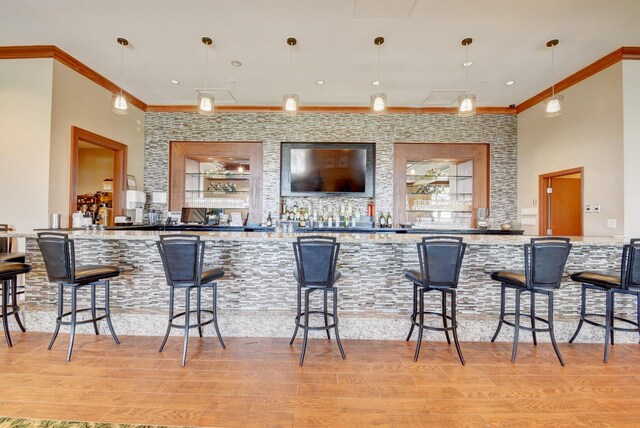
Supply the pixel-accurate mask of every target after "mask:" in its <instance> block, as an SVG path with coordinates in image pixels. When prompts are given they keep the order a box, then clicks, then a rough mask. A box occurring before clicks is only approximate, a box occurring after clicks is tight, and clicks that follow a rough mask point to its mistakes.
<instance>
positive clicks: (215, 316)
mask: <svg viewBox="0 0 640 428" xmlns="http://www.w3.org/2000/svg"><path fill="white" fill-rule="evenodd" d="M212 288H213V326H214V327H215V329H216V334H217V335H218V341H219V342H220V346H222V349H227V347H226V346H224V341H223V340H222V335H221V334H220V328H219V327H218V284H217V283H215V282H214V283H213V287H212Z"/></svg>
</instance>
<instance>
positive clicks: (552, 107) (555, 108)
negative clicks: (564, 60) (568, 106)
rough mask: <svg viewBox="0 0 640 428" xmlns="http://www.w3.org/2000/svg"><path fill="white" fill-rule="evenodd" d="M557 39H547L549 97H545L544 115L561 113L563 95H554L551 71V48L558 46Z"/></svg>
mask: <svg viewBox="0 0 640 428" xmlns="http://www.w3.org/2000/svg"><path fill="white" fill-rule="evenodd" d="M558 43H559V41H558V39H553V40H549V41H548V42H547V47H548V48H551V98H547V100H546V101H545V102H544V115H545V117H556V116H560V115H561V114H562V113H563V109H564V96H563V95H556V87H555V83H554V77H553V71H554V67H555V63H554V62H555V61H554V55H553V48H554V47H556V46H558Z"/></svg>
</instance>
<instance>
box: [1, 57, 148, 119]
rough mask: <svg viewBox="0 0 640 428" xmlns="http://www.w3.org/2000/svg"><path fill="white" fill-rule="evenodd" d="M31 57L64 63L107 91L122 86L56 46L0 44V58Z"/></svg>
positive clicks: (142, 106) (139, 103) (136, 101)
mask: <svg viewBox="0 0 640 428" xmlns="http://www.w3.org/2000/svg"><path fill="white" fill-rule="evenodd" d="M32 58H53V59H55V60H56V61H58V62H60V63H62V64H64V65H66V66H67V67H69V68H70V69H72V70H73V71H75V72H77V73H79V74H81V75H83V76H84V77H86V78H87V79H89V80H91V81H92V82H94V83H97V84H98V85H100V86H102V87H103V88H105V89H106V90H108V91H109V92H120V90H121V89H122V88H120V86H118V85H116V84H115V83H113V82H112V81H110V80H109V79H107V78H106V77H104V76H103V75H101V74H100V73H98V72H97V71H95V70H93V69H92V68H91V67H89V66H87V65H86V64H84V63H82V62H80V61H78V60H77V59H75V58H74V57H72V56H71V55H69V54H68V53H66V52H65V51H63V50H62V49H59V48H57V47H56V46H50V45H42V46H0V59H32ZM122 92H123V93H124V94H126V95H127V96H128V97H129V100H130V102H131V104H132V105H133V106H135V107H137V108H139V109H140V110H142V111H146V110H147V104H146V103H144V102H143V101H142V100H140V99H139V98H137V97H135V96H134V95H132V94H131V93H129V92H127V91H125V90H124V89H122Z"/></svg>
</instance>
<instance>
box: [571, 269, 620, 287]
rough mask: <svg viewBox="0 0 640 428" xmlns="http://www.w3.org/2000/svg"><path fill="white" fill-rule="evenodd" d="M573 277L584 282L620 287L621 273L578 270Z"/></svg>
mask: <svg viewBox="0 0 640 428" xmlns="http://www.w3.org/2000/svg"><path fill="white" fill-rule="evenodd" d="M571 279H572V280H574V281H576V282H581V283H583V284H594V285H599V286H601V287H605V288H620V275H615V274H611V273H608V272H576V273H574V274H572V275H571Z"/></svg>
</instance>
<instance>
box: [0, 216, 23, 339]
mask: <svg viewBox="0 0 640 428" xmlns="http://www.w3.org/2000/svg"><path fill="white" fill-rule="evenodd" d="M7 231H9V225H7V224H0V232H7ZM2 262H13V263H26V254H25V253H19V252H15V251H13V249H12V248H11V239H9V238H0V263H2ZM16 279H17V278H16ZM24 293H25V290H24V287H23V286H21V285H18V283H17V281H14V283H13V286H12V287H11V288H10V289H9V298H10V301H11V306H12V307H13V308H14V311H15V306H17V305H18V296H19V295H21V294H24ZM15 318H16V322H17V323H18V326H19V327H20V329H21V330H22V331H27V330H26V329H25V328H24V325H23V324H22V321H21V320H20V316H19V315H18V311H15Z"/></svg>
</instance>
